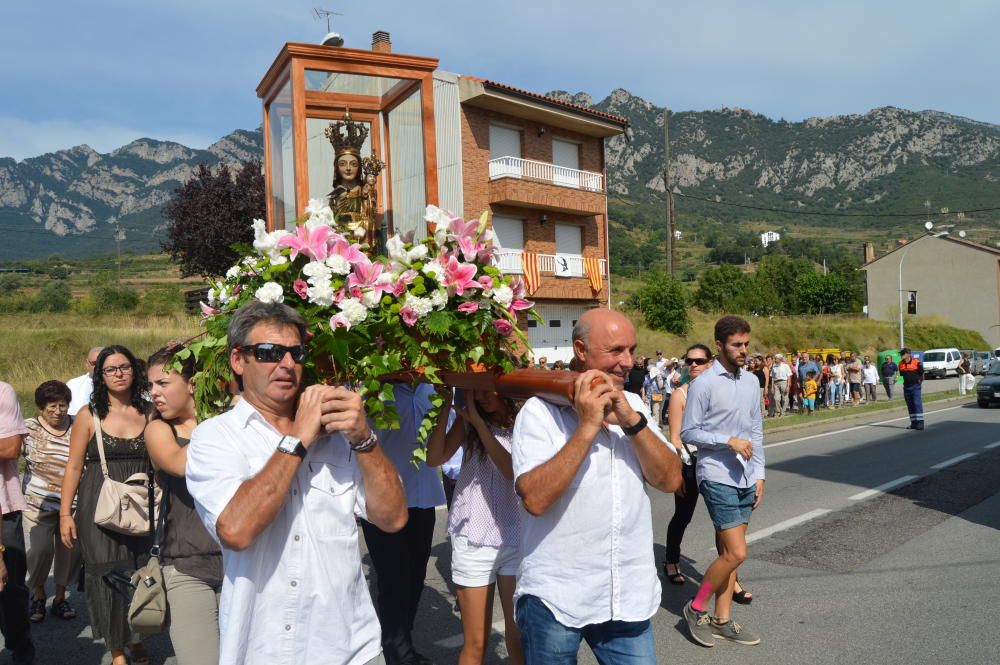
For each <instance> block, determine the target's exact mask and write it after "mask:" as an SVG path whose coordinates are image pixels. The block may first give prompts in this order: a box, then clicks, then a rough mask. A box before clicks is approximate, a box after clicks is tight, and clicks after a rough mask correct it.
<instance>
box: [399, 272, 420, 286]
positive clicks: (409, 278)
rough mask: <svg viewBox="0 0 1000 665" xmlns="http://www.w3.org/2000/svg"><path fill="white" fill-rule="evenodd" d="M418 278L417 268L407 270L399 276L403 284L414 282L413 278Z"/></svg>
mask: <svg viewBox="0 0 1000 665" xmlns="http://www.w3.org/2000/svg"><path fill="white" fill-rule="evenodd" d="M416 278H417V271H416V270H407V271H406V272H404V273H403V274H402V275H400V276H399V281H400V282H402V283H403V284H413V280H415V279H416Z"/></svg>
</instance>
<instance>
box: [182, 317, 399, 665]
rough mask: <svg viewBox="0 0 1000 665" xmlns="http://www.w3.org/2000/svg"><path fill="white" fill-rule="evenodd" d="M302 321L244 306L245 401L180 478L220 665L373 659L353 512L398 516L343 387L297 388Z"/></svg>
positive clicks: (238, 330)
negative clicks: (204, 547) (212, 566)
mask: <svg viewBox="0 0 1000 665" xmlns="http://www.w3.org/2000/svg"><path fill="white" fill-rule="evenodd" d="M306 332H307V331H306V322H305V319H303V318H302V316H301V315H300V314H298V313H297V312H295V310H293V309H292V308H290V307H288V306H286V305H284V304H281V303H263V302H260V301H252V302H251V303H248V304H247V305H244V306H243V307H242V308H240V309H239V310H238V311H237V312H236V313H235V314H234V315H233V318H232V320H231V322H230V324H229V330H228V339H229V363H230V366H231V367H232V370H233V373H234V375H235V376H236V381H237V383H238V384H239V386H240V388H241V390H242V397H243V399H242V400H240V401H239V402H238V403H237V404H236V406H234V407H233V408H232V409H231V410H230V411H227V412H226V413H224V414H222V415H219V416H216V417H214V418H210V419H209V420H207V421H205V422H203V423H202V424H201V425H199V426H198V427H197V428H196V429H195V431H194V433H193V434H192V436H191V443H190V445H189V446H188V449H187V467H186V478H187V485H188V489H189V490H190V492H191V495H192V496H193V497H194V500H195V505H196V508H197V510H198V514H199V515H200V516H201V518H202V521H203V522H204V523H205V526H206V527H207V528H208V530H209V533H211V534H213V536H214V537H215V538H216V539H217V540H218V541H219V543H220V544H221V545H222V556H223V567H224V569H225V578H224V580H223V585H222V599H221V604H220V606H219V632H220V645H219V646H220V657H219V663H220V665H263V664H264V663H267V664H268V665H270V664H271V663H292V662H295V663H300V662H302V663H305V662H308V663H331V664H336V665H341V664H343V665H361V664H367V663H381V662H384V661H383V660H382V656H381V654H380V652H381V645H380V630H379V623H378V619H377V618H376V615H375V610H374V608H373V607H372V602H371V595H370V594H369V593H368V587H367V585H366V584H365V580H364V576H363V574H362V570H361V560H360V555H359V550H358V529H357V524H356V521H355V515H356V514H357V515H360V516H361V517H364V518H365V519H367V520H368V521H370V522H372V523H373V524H376V525H378V526H379V528H381V529H383V530H385V531H398V530H399V529H401V528H402V527H403V526H404V525H405V523H406V518H407V511H406V499H405V497H404V494H403V488H402V486H401V484H400V482H399V476H398V475H397V474H396V470H395V469H394V468H393V466H392V464H391V462H390V461H389V460H388V458H387V457H386V456H385V454H384V453H383V452H382V449H381V446H380V445H379V441H378V437H377V436H376V435H375V433H374V432H373V431H372V429H371V428H370V427H369V425H368V421H367V418H366V416H365V412H364V408H363V403H362V398H361V396H360V395H358V394H357V393H356V392H353V391H352V390H350V389H348V388H343V387H333V386H322V385H312V386H304V385H303V378H302V363H303V361H304V360H305V358H306V353H307V352H306V348H305V346H304V345H303V342H304V340H305V339H306Z"/></svg>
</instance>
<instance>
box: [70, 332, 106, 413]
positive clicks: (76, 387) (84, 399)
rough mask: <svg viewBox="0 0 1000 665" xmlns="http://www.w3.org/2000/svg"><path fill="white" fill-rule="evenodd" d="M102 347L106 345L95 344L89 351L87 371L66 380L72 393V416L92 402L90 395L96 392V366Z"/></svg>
mask: <svg viewBox="0 0 1000 665" xmlns="http://www.w3.org/2000/svg"><path fill="white" fill-rule="evenodd" d="M102 348H104V347H100V346H95V347H94V348H92V349H91V350H90V351H87V363H86V366H87V371H86V372H84V373H83V374H81V375H80V376H77V377H74V378H72V379H70V380H69V381H67V382H66V385H67V386H68V387H69V393H70V400H69V412H68V413H69V415H70V416H75V415H76V412H77V411H79V410H80V409H82V408H83V407H85V406H87V404H89V403H90V395H91V393H93V392H94V367H96V366H97V356H99V355H100V353H101V349H102Z"/></svg>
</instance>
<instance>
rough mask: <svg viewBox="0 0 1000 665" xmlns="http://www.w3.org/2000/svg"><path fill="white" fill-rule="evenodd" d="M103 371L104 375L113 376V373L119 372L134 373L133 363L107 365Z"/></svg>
mask: <svg viewBox="0 0 1000 665" xmlns="http://www.w3.org/2000/svg"><path fill="white" fill-rule="evenodd" d="M101 371H102V372H103V373H104V376H113V375H115V374H119V373H120V374H131V373H132V366H131V365H118V366H117V367H105V368H104V369H102V370H101Z"/></svg>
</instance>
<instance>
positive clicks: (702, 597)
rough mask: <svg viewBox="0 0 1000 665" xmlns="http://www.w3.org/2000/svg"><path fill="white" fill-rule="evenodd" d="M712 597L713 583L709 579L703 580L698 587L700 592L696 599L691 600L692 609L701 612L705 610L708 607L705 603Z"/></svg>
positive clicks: (695, 596)
mask: <svg viewBox="0 0 1000 665" xmlns="http://www.w3.org/2000/svg"><path fill="white" fill-rule="evenodd" d="M711 597H712V585H711V584H709V583H708V582H707V581H705V582H702V583H701V586H700V587H698V593H696V594H695V595H694V600H692V601H691V609H694V610H697V611H699V612H704V611H705V610H706V609H707V608H706V607H705V604H706V603H707V602H708V599H709V598H711Z"/></svg>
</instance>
